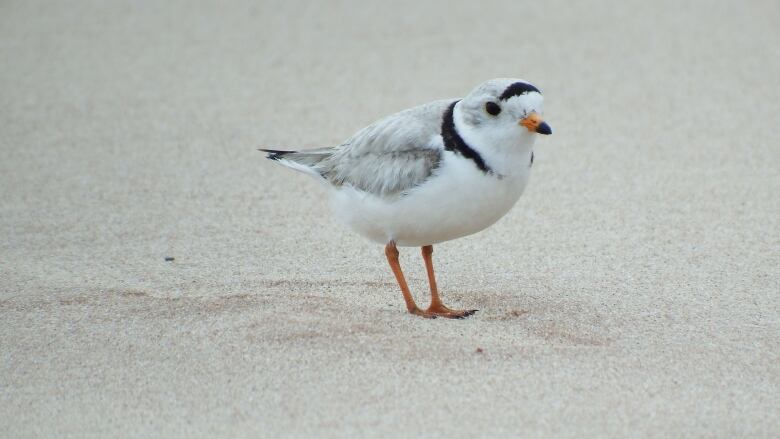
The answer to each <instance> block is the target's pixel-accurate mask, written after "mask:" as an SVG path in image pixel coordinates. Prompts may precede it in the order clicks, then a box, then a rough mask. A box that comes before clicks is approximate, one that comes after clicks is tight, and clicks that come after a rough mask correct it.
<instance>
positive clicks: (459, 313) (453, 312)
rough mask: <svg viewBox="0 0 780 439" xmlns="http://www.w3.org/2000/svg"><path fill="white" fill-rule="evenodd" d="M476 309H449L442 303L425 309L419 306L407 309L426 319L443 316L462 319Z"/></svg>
mask: <svg viewBox="0 0 780 439" xmlns="http://www.w3.org/2000/svg"><path fill="white" fill-rule="evenodd" d="M477 311H479V310H477V309H463V310H457V309H450V308H447V307H446V306H444V305H441V304H439V305H433V304H431V306H429V307H428V309H426V310H422V309H420V308H414V309H411V310H409V312H410V313H412V314H414V315H417V316H420V317H424V318H426V319H435V318H436V317H444V318H447V319H464V318H466V317H468V316H470V315H472V314H474V313H476V312H477Z"/></svg>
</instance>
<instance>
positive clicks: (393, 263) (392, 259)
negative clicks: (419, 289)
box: [385, 241, 436, 318]
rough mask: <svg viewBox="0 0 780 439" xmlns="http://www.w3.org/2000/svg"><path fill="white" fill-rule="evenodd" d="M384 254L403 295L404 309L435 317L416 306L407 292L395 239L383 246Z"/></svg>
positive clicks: (427, 316) (419, 314) (407, 288)
mask: <svg viewBox="0 0 780 439" xmlns="http://www.w3.org/2000/svg"><path fill="white" fill-rule="evenodd" d="M385 256H387V262H388V263H389V264H390V268H391V269H392V270H393V274H394V275H395V280H396V281H398V286H399V287H401V294H403V295H404V301H405V302H406V309H407V310H409V312H410V313H412V314H415V315H418V316H421V317H426V318H436V316H435V315H432V314H430V313H427V312H425V311H423V310H421V309H420V308H418V307H417V304H416V303H414V298H413V297H412V293H411V292H409V285H407V284H406V279H405V278H404V273H403V271H401V263H400V262H399V261H398V248H397V247H396V246H395V241H390V242H388V243H387V245H386V246H385Z"/></svg>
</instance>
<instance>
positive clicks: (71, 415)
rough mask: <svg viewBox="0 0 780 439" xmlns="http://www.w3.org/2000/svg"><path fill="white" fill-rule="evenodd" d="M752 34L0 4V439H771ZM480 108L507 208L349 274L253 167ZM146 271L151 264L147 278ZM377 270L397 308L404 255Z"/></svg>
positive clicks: (384, 273) (775, 109)
mask: <svg viewBox="0 0 780 439" xmlns="http://www.w3.org/2000/svg"><path fill="white" fill-rule="evenodd" d="M779 22H780V6H778V3H777V2H774V1H765V2H761V1H754V2H741V3H735V2H725V1H724V2H710V1H695V2H683V3H680V2H671V1H654V2H642V1H629V2H599V1H593V2H577V3H574V2H566V1H558V0H556V1H546V2H523V1H495V2H492V1H489V2H463V4H458V3H451V2H444V1H432V2H423V4H420V2H416V1H402V2H358V1H336V2H303V1H300V2H282V1H264V2H227V3H223V2H217V1H213V2H208V1H202V2H201V1H198V2H189V1H182V0H174V1H166V2H151V1H141V2H138V1H115V2H102V1H94V2H88V1H75V2H50V1H48V2H47V1H37V0H36V1H5V2H2V4H0V65H2V66H3V67H2V69H0V437H8V438H11V437H13V438H33V437H144V438H147V437H188V438H192V437H225V438H226V437H269V438H270V437H274V438H276V437H360V438H366V437H447V438H457V437H464V438H473V437H533V438H539V437H557V438H562V437H572V438H582V437H722V438H733V437H753V438H757V437H778V436H779V435H780V222H779V221H778V218H780V141H779V140H778V135H779V134H778V127H780V49H779V48H780V28H779V27H778V26H777V23H779ZM494 77H520V78H525V79H527V80H530V81H532V82H533V83H535V84H536V85H538V86H539V87H540V88H541V89H542V90H543V91H544V93H545V119H546V120H547V121H548V122H549V123H550V125H551V126H552V128H553V131H554V133H553V135H552V136H547V137H543V138H540V139H538V141H537V143H536V148H535V163H534V169H533V173H532V176H531V181H530V183H529V186H528V187H527V188H526V191H525V194H524V195H523V197H522V198H521V199H520V201H519V202H518V204H517V206H515V208H514V209H513V210H512V211H511V212H510V213H509V214H508V215H507V216H506V217H505V218H503V219H502V220H501V221H499V222H498V223H497V224H496V225H495V226H493V227H491V228H489V229H487V230H485V231H483V232H481V233H479V234H476V235H473V236H470V237H466V238H463V239H460V240H456V241H452V242H448V243H444V244H442V245H438V246H436V247H435V252H434V263H435V265H436V269H437V275H438V282H439V287H440V290H441V292H442V295H443V298H444V301H445V303H447V304H448V305H450V306H452V307H459V308H477V309H479V310H480V311H479V312H478V313H477V314H476V315H475V316H473V317H470V318H468V319H465V320H457V321H452V320H446V319H436V320H426V319H421V318H417V317H414V316H411V315H409V314H407V313H406V311H405V308H404V305H403V301H402V298H401V294H400V292H399V290H398V287H397V285H396V283H395V280H394V279H393V276H392V273H391V272H390V270H389V268H388V266H387V263H386V260H385V256H384V252H383V249H382V248H381V246H377V245H376V244H372V243H370V242H368V241H366V240H364V239H362V238H360V237H359V236H356V235H354V234H352V233H351V232H350V231H348V230H346V229H345V228H343V227H342V226H341V225H339V224H338V223H337V222H336V221H335V219H334V218H333V217H332V216H331V215H329V214H328V210H327V197H326V196H325V192H324V190H323V189H322V188H321V187H320V186H319V185H318V184H317V182H315V181H314V180H313V179H311V178H309V177H307V176H305V175H303V174H299V173H295V172H291V171H290V170H288V169H284V168H282V167H280V166H276V165H275V164H274V163H272V162H270V161H268V160H265V159H264V158H263V156H262V155H261V154H260V153H259V152H257V151H256V148H257V147H269V148H292V149H296V148H313V147H320V146H328V145H336V144H339V143H340V142H341V141H343V140H344V139H346V138H347V137H349V136H350V135H351V134H352V133H353V132H355V131H357V130H358V129H360V128H362V127H363V126H365V125H367V124H369V123H370V122H372V121H374V120H376V119H378V118H380V117H383V116H385V115H388V114H391V113H393V112H396V111H399V110H402V109H404V108H408V107H410V106H413V105H417V104H421V103H425V102H429V101H432V100H436V99H442V98H450V97H459V96H463V95H465V94H466V93H468V92H469V91H470V90H471V89H472V88H473V87H474V86H476V85H477V84H479V83H481V82H482V81H484V80H487V79H490V78H494ZM171 258H172V260H171ZM401 258H402V259H401V262H402V264H403V266H404V269H405V271H406V274H407V278H408V280H409V283H410V286H411V288H412V290H413V292H414V294H415V296H416V297H417V300H418V302H419V303H420V304H423V305H424V304H427V300H428V297H429V296H428V290H427V280H426V277H425V271H424V266H423V263H422V258H421V257H420V251H419V249H416V248H402V249H401Z"/></svg>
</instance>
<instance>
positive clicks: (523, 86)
mask: <svg viewBox="0 0 780 439" xmlns="http://www.w3.org/2000/svg"><path fill="white" fill-rule="evenodd" d="M532 91H535V92H537V93H539V94H542V92H540V91H539V89H538V88H536V87H534V86H533V85H531V84H528V83H525V82H515V83H514V84H512V85H510V86H509V87H507V88H506V90H504V92H503V93H501V96H499V97H498V98H499V99H501V100H502V101H505V100H507V99H509V98H511V97H512V96H520V95H524V94H526V93H530V92H532Z"/></svg>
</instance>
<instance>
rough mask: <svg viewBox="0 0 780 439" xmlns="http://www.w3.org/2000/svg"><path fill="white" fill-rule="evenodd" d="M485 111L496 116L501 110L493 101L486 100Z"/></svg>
mask: <svg viewBox="0 0 780 439" xmlns="http://www.w3.org/2000/svg"><path fill="white" fill-rule="evenodd" d="M485 111H487V112H488V114H489V115H491V116H498V113H500V112H501V107H499V106H498V104H497V103H495V102H488V103H486V104H485Z"/></svg>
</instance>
